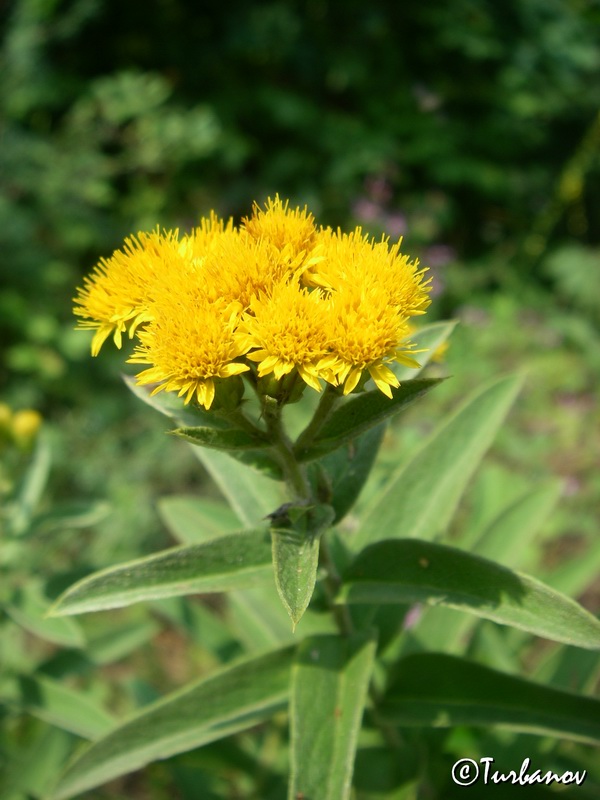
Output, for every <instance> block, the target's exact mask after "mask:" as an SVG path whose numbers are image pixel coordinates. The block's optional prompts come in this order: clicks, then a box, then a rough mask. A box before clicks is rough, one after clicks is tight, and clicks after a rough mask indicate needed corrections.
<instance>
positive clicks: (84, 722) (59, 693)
mask: <svg viewBox="0 0 600 800" xmlns="http://www.w3.org/2000/svg"><path fill="white" fill-rule="evenodd" d="M18 685H19V694H20V697H19V702H20V705H21V706H22V707H23V708H24V709H25V710H26V711H28V712H29V713H30V714H33V716H35V717H38V718H39V719H42V720H44V721H45V722H49V723H50V724H51V725H56V726H57V727H58V728H62V729H63V730H65V731H69V732H70V733H75V734H76V735H77V736H83V737H84V738H85V739H98V738H99V737H100V736H103V735H104V734H105V733H108V731H109V730H110V729H111V728H113V727H114V725H115V720H114V719H113V717H111V715H110V714H108V713H107V712H106V711H104V709H103V708H101V707H100V706H99V705H97V704H96V703H95V702H94V701H93V700H92V699H91V698H90V697H89V694H86V693H84V692H78V691H75V690H74V689H70V688H69V687H67V686H64V685H63V684H61V683H58V682H57V681H54V680H52V679H51V678H47V677H45V676H34V677H29V676H27V677H22V678H20V679H19V681H18Z"/></svg>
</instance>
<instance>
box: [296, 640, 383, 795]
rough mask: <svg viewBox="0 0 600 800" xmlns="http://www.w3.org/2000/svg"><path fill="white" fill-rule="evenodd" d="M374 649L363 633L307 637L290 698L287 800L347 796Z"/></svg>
mask: <svg viewBox="0 0 600 800" xmlns="http://www.w3.org/2000/svg"><path fill="white" fill-rule="evenodd" d="M375 647H376V642H375V640H374V639H373V638H371V637H370V636H369V635H365V634H363V633H359V634H354V635H353V636H350V637H342V636H314V637H309V638H308V639H305V640H304V642H303V643H302V645H301V646H300V649H299V652H298V656H297V659H296V662H295V664H294V666H293V668H292V689H291V699H290V725H291V739H292V751H291V755H292V769H291V773H292V774H291V779H290V786H289V797H290V799H291V800H294V798H297V797H306V798H309V797H314V798H319V800H347V798H349V797H350V788H351V781H352V771H353V768H354V756H355V752H356V741H357V737H358V732H359V730H360V725H361V720H362V715H363V708H364V704H365V702H366V699H367V689H368V685H369V680H370V678H371V673H372V671H373V663H374V659H375Z"/></svg>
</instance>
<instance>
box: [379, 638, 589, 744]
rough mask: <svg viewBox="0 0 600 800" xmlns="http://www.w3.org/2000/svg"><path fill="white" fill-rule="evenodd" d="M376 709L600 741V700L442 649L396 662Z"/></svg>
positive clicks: (443, 722)
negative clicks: (534, 681)
mask: <svg viewBox="0 0 600 800" xmlns="http://www.w3.org/2000/svg"><path fill="white" fill-rule="evenodd" d="M380 713H381V714H382V716H384V717H385V718H386V719H388V720H389V721H390V722H393V723H396V724H398V725H426V726H433V727H440V728H445V727H449V726H452V725H486V726H487V725H499V726H501V727H505V728H510V729H511V730H514V731H522V732H524V733H537V734H542V735H549V736H554V737H557V736H558V737H568V738H570V739H576V740H578V741H581V742H587V743H592V744H597V743H598V742H600V701H599V700H595V699H592V698H589V697H580V696H578V695H576V694H571V693H570V692H563V691H560V690H558V689H550V688H548V687H546V686H541V685H540V684H536V683H533V682H532V681H528V680H523V679H522V678H517V677H514V676H512V675H506V674H504V673H502V672H497V671H496V670H493V669H490V668H489V667H483V666H481V665H479V664H474V663H473V662H471V661H467V660H466V659H463V658H457V657H456V656H449V655H445V654H444V655H442V654H441V653H419V654H415V655H411V656H407V657H406V658H405V659H402V660H401V661H400V662H398V664H397V667H396V672H395V677H394V681H393V683H392V684H391V685H390V687H389V689H388V690H387V692H386V694H385V697H384V698H383V703H382V705H381V707H380Z"/></svg>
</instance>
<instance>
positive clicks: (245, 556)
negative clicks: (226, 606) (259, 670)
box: [50, 529, 271, 616]
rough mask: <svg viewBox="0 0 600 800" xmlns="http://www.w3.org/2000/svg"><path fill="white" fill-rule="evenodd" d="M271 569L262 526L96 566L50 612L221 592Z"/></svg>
mask: <svg viewBox="0 0 600 800" xmlns="http://www.w3.org/2000/svg"><path fill="white" fill-rule="evenodd" d="M270 575H271V552H270V547H269V543H268V539H267V537H266V536H265V531H264V529H259V530H254V531H245V532H243V533H234V534H229V535H227V536H221V537H219V538H217V539H212V540H210V541H208V542H205V543H204V544H198V545H191V546H189V547H185V546H184V547H173V548H171V549H169V550H164V551H163V552H162V553H157V554H155V555H152V556H147V557H145V558H139V559H136V560H135V561H129V562H127V563H125V564H119V565H118V566H116V567H109V568H108V569H104V570H101V571H100V572H96V573H94V574H93V575H90V576H88V577H87V578H84V579H83V580H81V581H79V582H78V583H76V584H74V585H73V586H71V587H70V588H69V589H67V591H66V592H64V593H63V594H62V595H61V596H60V597H59V598H58V600H57V601H56V603H55V604H54V606H53V607H52V609H51V611H50V613H51V614H52V615H53V616H61V615H64V614H80V613H82V612H84V611H100V610H102V609H107V608H120V607H122V606H128V605H131V604H132V603H138V602H139V601H141V600H155V599H157V598H161V597H175V596H177V595H182V594H197V593H201V592H202V593H208V592H223V591H227V590H228V589H237V588H239V587H241V586H252V585H254V584H255V583H257V582H259V581H263V580H265V579H268V577H269V576H270Z"/></svg>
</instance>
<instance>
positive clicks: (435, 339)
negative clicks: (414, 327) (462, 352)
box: [389, 320, 457, 381]
mask: <svg viewBox="0 0 600 800" xmlns="http://www.w3.org/2000/svg"><path fill="white" fill-rule="evenodd" d="M456 325H457V320H449V321H446V322H434V323H432V324H431V325H424V326H423V327H422V328H419V330H418V331H415V332H414V333H412V334H411V335H410V336H409V337H408V338H409V339H410V341H411V342H413V344H414V345H415V351H419V350H423V351H425V352H421V353H419V352H416V359H417V361H418V362H419V364H420V365H421V366H420V368H419V369H416V370H415V369H412V367H407V366H405V365H404V364H400V363H399V362H398V361H394V362H392V363H391V364H389V367H390V369H391V370H392V372H393V373H394V375H395V376H396V377H397V378H398V380H399V381H408V380H412V379H413V378H415V377H416V376H417V375H418V374H419V373H420V372H422V371H423V370H424V369H425V367H426V366H427V364H429V362H430V361H431V359H432V358H433V356H434V355H435V351H436V350H437V348H438V347H439V346H440V345H442V344H444V342H445V341H446V340H447V339H448V338H449V337H450V335H451V334H452V331H453V330H454V328H456Z"/></svg>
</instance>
